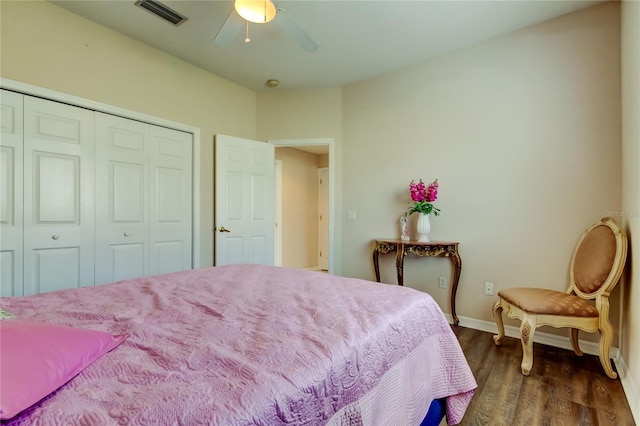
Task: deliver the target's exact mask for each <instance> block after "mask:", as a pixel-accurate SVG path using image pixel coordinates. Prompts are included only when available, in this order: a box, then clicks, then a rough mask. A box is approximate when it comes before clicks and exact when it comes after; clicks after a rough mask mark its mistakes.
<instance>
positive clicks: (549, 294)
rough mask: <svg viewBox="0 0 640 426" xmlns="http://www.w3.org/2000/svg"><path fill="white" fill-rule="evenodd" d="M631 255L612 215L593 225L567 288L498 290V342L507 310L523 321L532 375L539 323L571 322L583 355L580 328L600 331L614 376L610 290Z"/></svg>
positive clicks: (525, 361) (525, 359) (525, 358)
mask: <svg viewBox="0 0 640 426" xmlns="http://www.w3.org/2000/svg"><path fill="white" fill-rule="evenodd" d="M626 258H627V236H626V234H625V233H624V231H623V230H622V229H621V228H620V227H619V226H618V224H617V223H616V222H615V221H614V220H613V219H612V218H610V217H605V218H603V219H601V220H600V221H599V222H597V223H595V224H593V225H592V226H590V227H589V228H588V229H587V230H586V231H585V232H584V233H583V234H582V237H581V238H580V240H579V242H578V245H577V246H576V249H575V251H574V253H573V257H572V259H571V266H570V273H569V275H570V276H569V279H570V281H569V287H568V288H567V290H566V292H565V293H563V292H561V291H555V290H548V289H542V288H509V289H505V290H501V291H499V292H498V298H499V299H498V301H497V302H496V304H495V305H494V306H493V316H494V318H495V321H496V324H497V326H498V334H497V335H496V336H494V337H493V340H494V341H495V343H496V345H500V343H501V341H502V339H503V338H504V335H505V334H504V325H503V323H502V312H504V313H506V314H507V315H508V316H509V317H510V318H517V319H519V320H520V321H522V323H521V326H520V335H521V337H520V339H521V342H522V364H521V368H522V374H524V375H525V376H527V375H529V372H530V371H531V366H532V365H533V335H534V332H535V330H536V328H537V327H540V326H542V325H550V326H552V327H557V328H559V327H568V328H571V339H570V340H571V346H572V347H573V351H574V352H575V353H576V354H577V355H582V351H581V350H580V347H579V345H578V330H583V331H587V332H591V333H594V332H596V331H599V332H600V343H599V347H600V351H599V352H600V363H601V364H602V367H603V368H604V371H605V373H606V374H607V376H609V377H610V378H612V379H615V378H616V377H617V376H618V375H617V374H616V372H615V371H613V368H612V365H611V359H610V351H611V342H612V340H613V328H612V326H611V322H610V321H609V295H610V294H611V291H612V290H613V288H614V287H615V286H616V284H617V283H618V281H619V279H620V276H621V275H622V270H623V269H624V264H625V261H626Z"/></svg>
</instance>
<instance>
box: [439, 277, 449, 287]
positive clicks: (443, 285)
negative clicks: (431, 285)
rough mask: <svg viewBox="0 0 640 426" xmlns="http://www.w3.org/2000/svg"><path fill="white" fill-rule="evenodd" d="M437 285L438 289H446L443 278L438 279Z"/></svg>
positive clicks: (445, 281) (445, 282)
mask: <svg viewBox="0 0 640 426" xmlns="http://www.w3.org/2000/svg"><path fill="white" fill-rule="evenodd" d="M438 284H440V288H447V280H446V279H445V277H440V278H439V279H438Z"/></svg>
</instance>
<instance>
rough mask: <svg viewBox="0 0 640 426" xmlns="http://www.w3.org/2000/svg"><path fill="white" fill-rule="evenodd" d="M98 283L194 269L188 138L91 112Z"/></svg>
mask: <svg viewBox="0 0 640 426" xmlns="http://www.w3.org/2000/svg"><path fill="white" fill-rule="evenodd" d="M96 128H97V129H98V131H97V132H96V191H97V192H98V193H99V194H101V195H100V196H99V197H97V198H96V259H97V262H96V284H104V283H108V282H112V281H118V280H124V279H130V278H137V277H143V276H147V275H157V274H162V273H168V272H175V271H181V270H185V269H190V268H191V258H192V250H191V249H192V244H191V238H192V229H191V226H192V222H191V203H192V194H191V188H192V185H191V150H192V135H191V134H188V133H184V132H180V131H176V130H172V129H167V128H164V127H159V126H153V125H150V124H146V123H141V122H138V121H134V120H129V119H125V118H121V117H116V116H113V115H109V114H102V113H96Z"/></svg>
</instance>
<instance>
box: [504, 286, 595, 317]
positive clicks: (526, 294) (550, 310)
mask: <svg viewBox="0 0 640 426" xmlns="http://www.w3.org/2000/svg"><path fill="white" fill-rule="evenodd" d="M498 296H499V297H500V298H502V299H504V300H506V301H507V302H509V303H511V304H512V305H515V306H517V307H518V308H520V309H522V310H523V311H525V312H527V313H530V314H543V315H562V316H568V317H597V316H598V311H597V310H596V308H595V306H593V305H592V304H591V303H589V302H587V301H586V300H584V299H581V298H579V297H578V296H575V295H573V294H567V293H562V292H560V291H555V290H547V289H543V288H509V289H506V290H500V291H499V292H498Z"/></svg>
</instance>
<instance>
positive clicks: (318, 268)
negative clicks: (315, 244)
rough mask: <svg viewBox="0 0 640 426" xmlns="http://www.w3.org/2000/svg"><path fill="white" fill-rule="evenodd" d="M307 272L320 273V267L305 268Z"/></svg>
mask: <svg viewBox="0 0 640 426" xmlns="http://www.w3.org/2000/svg"><path fill="white" fill-rule="evenodd" d="M304 270H305V271H320V270H321V269H320V267H319V266H309V267H308V268H304Z"/></svg>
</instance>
